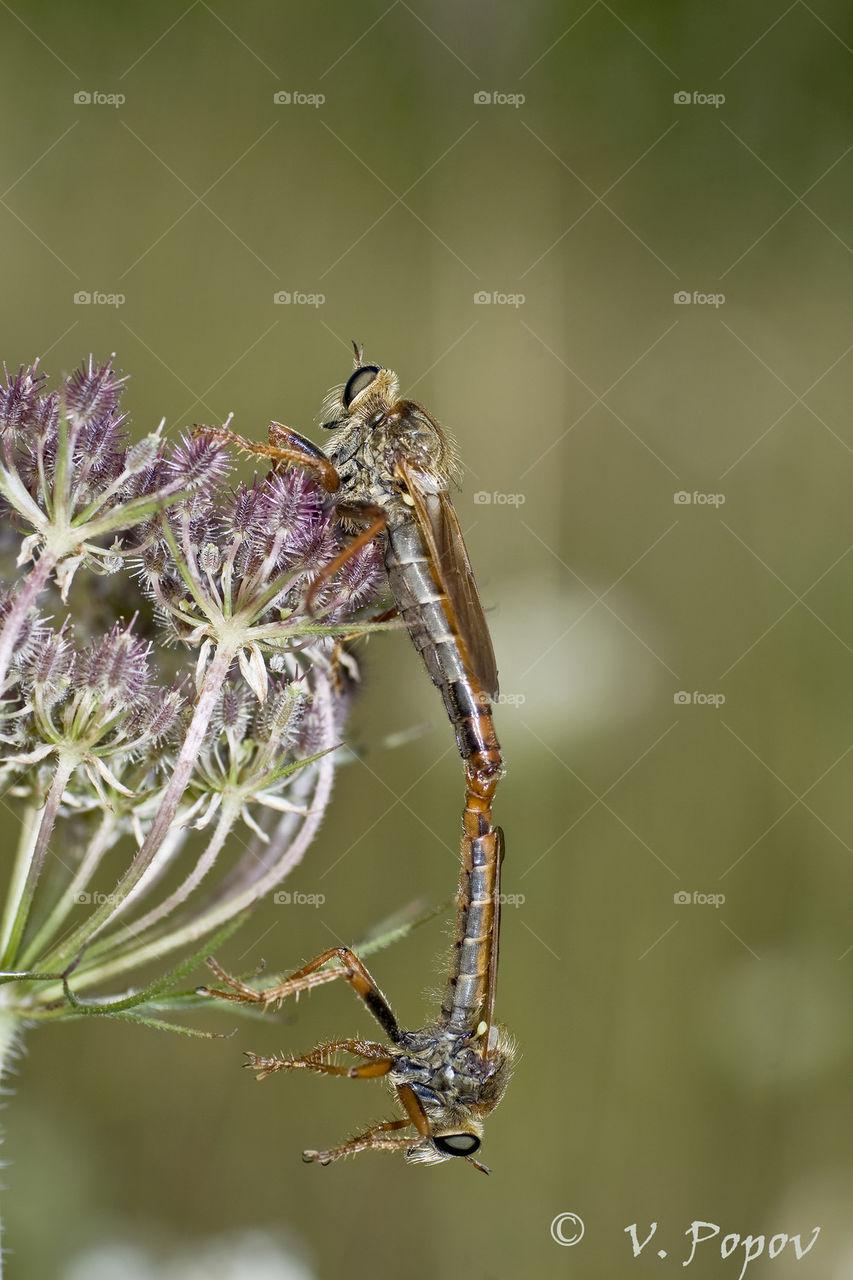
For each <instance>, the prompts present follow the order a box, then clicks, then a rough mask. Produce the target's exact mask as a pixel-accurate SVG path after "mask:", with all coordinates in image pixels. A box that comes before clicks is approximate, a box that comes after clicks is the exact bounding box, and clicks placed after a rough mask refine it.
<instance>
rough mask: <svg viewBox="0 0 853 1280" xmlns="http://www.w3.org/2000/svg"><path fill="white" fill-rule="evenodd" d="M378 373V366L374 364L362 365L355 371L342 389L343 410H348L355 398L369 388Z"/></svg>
mask: <svg viewBox="0 0 853 1280" xmlns="http://www.w3.org/2000/svg"><path fill="white" fill-rule="evenodd" d="M377 373H379V366H378V365H375V364H364V365H362V366H361V368H360V369H356V371H355V373H354V374H353V375H352V377H351V378H350V380H349V382H348V383H347V385H346V386H345V387H344V408H345V409H348V408H349V407H350V405H351V404H352V402H353V400H354V399H355V398H356V396H357V395H358V394H359V393H360V392H362V391H364V390H365V389H366V388H367V387H369V386H370V384H371V382H372V381H373V379H374V378H375V377H376V375H377Z"/></svg>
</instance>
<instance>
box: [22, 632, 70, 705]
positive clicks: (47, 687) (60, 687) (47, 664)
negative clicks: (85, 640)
mask: <svg viewBox="0 0 853 1280" xmlns="http://www.w3.org/2000/svg"><path fill="white" fill-rule="evenodd" d="M75 662H76V654H75V652H74V648H73V646H72V644H71V641H70V640H68V639H67V638H66V637H65V636H64V635H63V634H62V632H56V631H47V630H45V631H43V632H42V635H41V637H40V639H39V641H38V643H37V644H34V645H33V648H32V654H31V657H30V658H29V660H28V661H27V662H26V663H25V665H24V669H23V671H22V679H23V683H24V685H25V687H28V688H29V689H31V690H32V693H33V695H34V696H35V697H37V698H38V700H39V702H41V703H42V705H44V706H46V707H50V706H53V704H54V703H55V702H58V701H59V699H60V698H62V697H64V695H65V694H66V693H67V692H68V688H69V686H70V684H71V677H72V673H73V671H74V666H75Z"/></svg>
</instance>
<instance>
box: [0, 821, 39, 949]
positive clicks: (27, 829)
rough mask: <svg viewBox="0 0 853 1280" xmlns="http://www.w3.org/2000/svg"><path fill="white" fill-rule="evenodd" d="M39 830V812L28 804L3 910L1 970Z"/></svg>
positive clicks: (0, 937)
mask: <svg viewBox="0 0 853 1280" xmlns="http://www.w3.org/2000/svg"><path fill="white" fill-rule="evenodd" d="M38 830H39V810H38V809H37V807H36V806H35V805H34V804H28V805H27V806H26V808H25V809H24V812H23V814H22V817H21V835H20V839H19V840H18V853H17V856H16V858H15V866H14V869H13V871H12V879H11V881H10V884H9V889H8V892H7V894H6V904H5V906H4V908H3V924H2V927H0V968H8V967H9V966H8V964H7V963H6V961H7V959H8V956H7V953H8V950H9V939H10V938H11V936H12V928H13V925H14V923H15V917H16V916H17V914H18V911H19V909H20V905H21V898H22V897H23V895H24V889H25V888H26V884H27V873H28V871H29V869H30V863H31V862H32V858H33V848H34V847H35V843H36V838H37V836H38Z"/></svg>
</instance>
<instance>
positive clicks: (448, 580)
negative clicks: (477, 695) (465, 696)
mask: <svg viewBox="0 0 853 1280" xmlns="http://www.w3.org/2000/svg"><path fill="white" fill-rule="evenodd" d="M397 470H398V472H399V474H400V477H401V479H402V480H403V481H404V483H405V486H406V489H407V490H408V493H409V496H410V497H411V499H412V503H413V505H414V509H415V515H416V516H417V519H418V525H419V527H420V530H421V533H422V534H423V536H424V541H425V542H426V545H427V550H428V551H429V554H430V559H431V561H432V568H433V574H434V576H435V578H436V582H437V585H438V587H439V589H440V590H441V591H442V592H443V593H444V594H445V595H446V596H447V599H448V600H449V601H450V607H451V609H452V611H453V615H454V619H455V622H456V626H457V628H458V631H459V638H460V640H461V641H462V644H463V646H464V649H465V652H466V655H467V657H468V661H469V662H470V664H471V670H472V672H473V674H474V675H475V676H476V678H477V680H478V681H479V683H480V685H481V686H482V689H483V692H484V693H487V694H488V695H489V696H490V697H492V698H495V697H497V693H498V667H497V663H496V661H495V651H494V649H493V648H492V638H491V636H490V635H489V628H488V625H487V623H486V617H485V614H484V613H483V606H482V604H481V603H480V597H479V595H478V594H477V584H476V583H475V582H474V574H473V573H472V571H471V562H470V561H469V559H468V552H467V551H466V549H465V543H464V541H463V539H462V530H461V529H460V528H459V521H458V520H457V518H456V512H455V511H454V510H453V504H452V502H451V501H450V499H449V498H448V496H447V494H446V493H444V492H439V493H430V492H428V491H427V490H426V489H425V488H424V487H423V486H422V485H421V484H420V483H419V480H418V472H417V469H416V468H414V467H412V465H411V464H410V463H407V462H406V460H405V459H403V458H401V459H399V461H398V462H397Z"/></svg>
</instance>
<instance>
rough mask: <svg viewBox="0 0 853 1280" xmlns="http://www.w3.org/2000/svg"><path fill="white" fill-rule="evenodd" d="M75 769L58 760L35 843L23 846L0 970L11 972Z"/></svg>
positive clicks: (69, 760) (70, 760)
mask: <svg viewBox="0 0 853 1280" xmlns="http://www.w3.org/2000/svg"><path fill="white" fill-rule="evenodd" d="M76 765H77V760H76V758H75V757H74V756H72V755H64V756H60V758H59V760H58V761H57V764H56V772H55V773H54V775H53V782H52V783H51V784H50V790H49V791H48V793H47V800H46V801H45V804H44V808H43V809H42V812H41V822H40V823H39V824H38V832H37V835H36V839H35V841H34V842H33V843H32V845H30V844H29V841H27V842H26V846H27V848H28V852H29V857H28V859H27V868H26V876H25V878H24V882H23V884H22V886H21V891H20V894H19V896H18V900H17V909H16V911H15V913H14V917H13V918H12V920H11V924H10V928H9V937H8V941H7V943H6V946H5V949H4V951H3V955H2V957H0V965H2V967H3V968H4V969H11V968H12V967H13V965H14V963H15V956H16V955H17V952H18V947H19V945H20V942H21V938H22V936H23V933H24V929H25V928H26V925H27V920H28V919H29V915H30V907H31V906H32V902H33V895H34V894H35V891H36V885H37V884H38V882H39V878H40V876H41V873H42V868H43V867H44V860H45V858H46V857H47V849H48V844H49V842H50V837H51V836H52V835H53V828H54V825H55V823H56V815H57V814H58V813H59V806H60V804H61V802H62V793H63V791H64V790H65V788H66V786H67V785H68V779H69V778H70V777H71V775H72V773H73V772H74V769H75V767H76ZM22 847H23V846H22Z"/></svg>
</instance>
